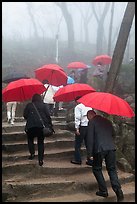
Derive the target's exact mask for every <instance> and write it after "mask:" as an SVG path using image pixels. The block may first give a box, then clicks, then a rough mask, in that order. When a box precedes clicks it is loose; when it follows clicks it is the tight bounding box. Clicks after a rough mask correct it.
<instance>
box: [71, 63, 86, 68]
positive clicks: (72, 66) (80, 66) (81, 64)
mask: <svg viewBox="0 0 137 204" xmlns="http://www.w3.org/2000/svg"><path fill="white" fill-rule="evenodd" d="M67 68H69V69H86V68H87V65H86V64H84V63H83V62H71V63H69V64H68V66H67Z"/></svg>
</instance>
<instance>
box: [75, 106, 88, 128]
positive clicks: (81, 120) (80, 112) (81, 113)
mask: <svg viewBox="0 0 137 204" xmlns="http://www.w3.org/2000/svg"><path fill="white" fill-rule="evenodd" d="M89 110H92V108H91V107H87V106H85V105H84V104H82V103H80V104H78V105H77V106H76V107H75V109H74V113H75V128H76V129H77V128H79V126H88V118H87V112H88V111H89Z"/></svg>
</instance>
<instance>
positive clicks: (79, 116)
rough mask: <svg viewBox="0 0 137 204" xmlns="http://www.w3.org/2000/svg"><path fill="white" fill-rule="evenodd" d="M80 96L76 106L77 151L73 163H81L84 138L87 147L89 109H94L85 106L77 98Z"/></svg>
mask: <svg viewBox="0 0 137 204" xmlns="http://www.w3.org/2000/svg"><path fill="white" fill-rule="evenodd" d="M79 98H80V97H77V98H76V100H75V101H76V104H77V105H76V107H75V110H74V111H75V113H74V114H75V129H76V132H75V153H74V160H71V163H73V164H81V163H82V160H81V153H80V151H81V145H82V142H83V140H84V142H85V146H86V148H87V130H88V119H87V112H88V110H92V108H90V107H86V106H84V105H83V104H82V103H78V102H77V100H78V99H79ZM87 164H88V165H89V158H88V152H87Z"/></svg>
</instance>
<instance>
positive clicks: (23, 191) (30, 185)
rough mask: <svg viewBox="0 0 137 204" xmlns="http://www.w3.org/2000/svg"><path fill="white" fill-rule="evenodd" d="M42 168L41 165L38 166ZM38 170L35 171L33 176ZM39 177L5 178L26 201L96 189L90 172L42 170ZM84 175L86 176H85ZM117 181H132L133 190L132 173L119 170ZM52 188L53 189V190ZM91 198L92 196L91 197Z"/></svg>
mask: <svg viewBox="0 0 137 204" xmlns="http://www.w3.org/2000/svg"><path fill="white" fill-rule="evenodd" d="M39 168H40V169H42V167H39ZM38 173H39V172H37V171H36V173H35V176H34V177H37V176H36V175H37V174H38ZM103 174H104V177H105V180H106V183H107V186H110V181H109V177H108V174H107V172H106V171H104V172H103ZM42 175H43V176H42V177H41V178H32V177H29V176H28V177H25V176H24V174H23V175H22V177H21V176H20V177H17V175H16V174H15V177H13V176H12V177H10V178H8V179H5V182H6V184H7V185H10V186H11V187H12V190H13V191H14V195H15V196H17V200H18V201H19V199H21V198H22V199H24V200H22V201H26V200H29V199H37V200H38V199H39V198H41V197H46V198H51V197H53V198H54V197H55V196H62V195H68V194H71V193H73V194H74V193H78V192H83V193H85V192H87V193H89V194H90V193H91V194H92V192H93V191H95V190H97V183H96V180H95V177H94V176H93V174H92V173H91V172H88V173H82V174H80V173H78V172H77V173H76V174H75V175H74V174H73V175H69V176H66V175H64V174H60V175H61V176H53V177H52V176H51V177H50V176H49V175H46V174H44V173H43V172H42ZM85 175H86V176H85ZM118 175H119V181H120V183H121V184H122V187H123V185H124V184H126V185H127V183H129V182H131V181H132V183H133V184H132V193H134V192H135V185H134V182H133V181H134V178H133V176H132V174H129V173H124V172H121V171H119V174H118ZM53 189H54V191H53ZM91 199H92V197H91Z"/></svg>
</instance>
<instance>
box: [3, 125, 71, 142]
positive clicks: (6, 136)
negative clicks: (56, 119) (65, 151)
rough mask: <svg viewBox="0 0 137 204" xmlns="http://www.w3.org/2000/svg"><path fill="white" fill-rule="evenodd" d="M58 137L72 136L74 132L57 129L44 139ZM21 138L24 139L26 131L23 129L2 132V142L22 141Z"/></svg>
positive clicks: (55, 138)
mask: <svg viewBox="0 0 137 204" xmlns="http://www.w3.org/2000/svg"><path fill="white" fill-rule="evenodd" d="M60 138H74V132H70V131H69V130H59V129H57V130H56V132H55V134H53V135H52V136H51V137H49V138H46V140H47V141H48V140H57V139H60ZM23 140H24V141H26V133H25V132H24V131H18V132H8V133H6V132H5V133H2V141H3V144H5V142H13V141H23Z"/></svg>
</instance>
